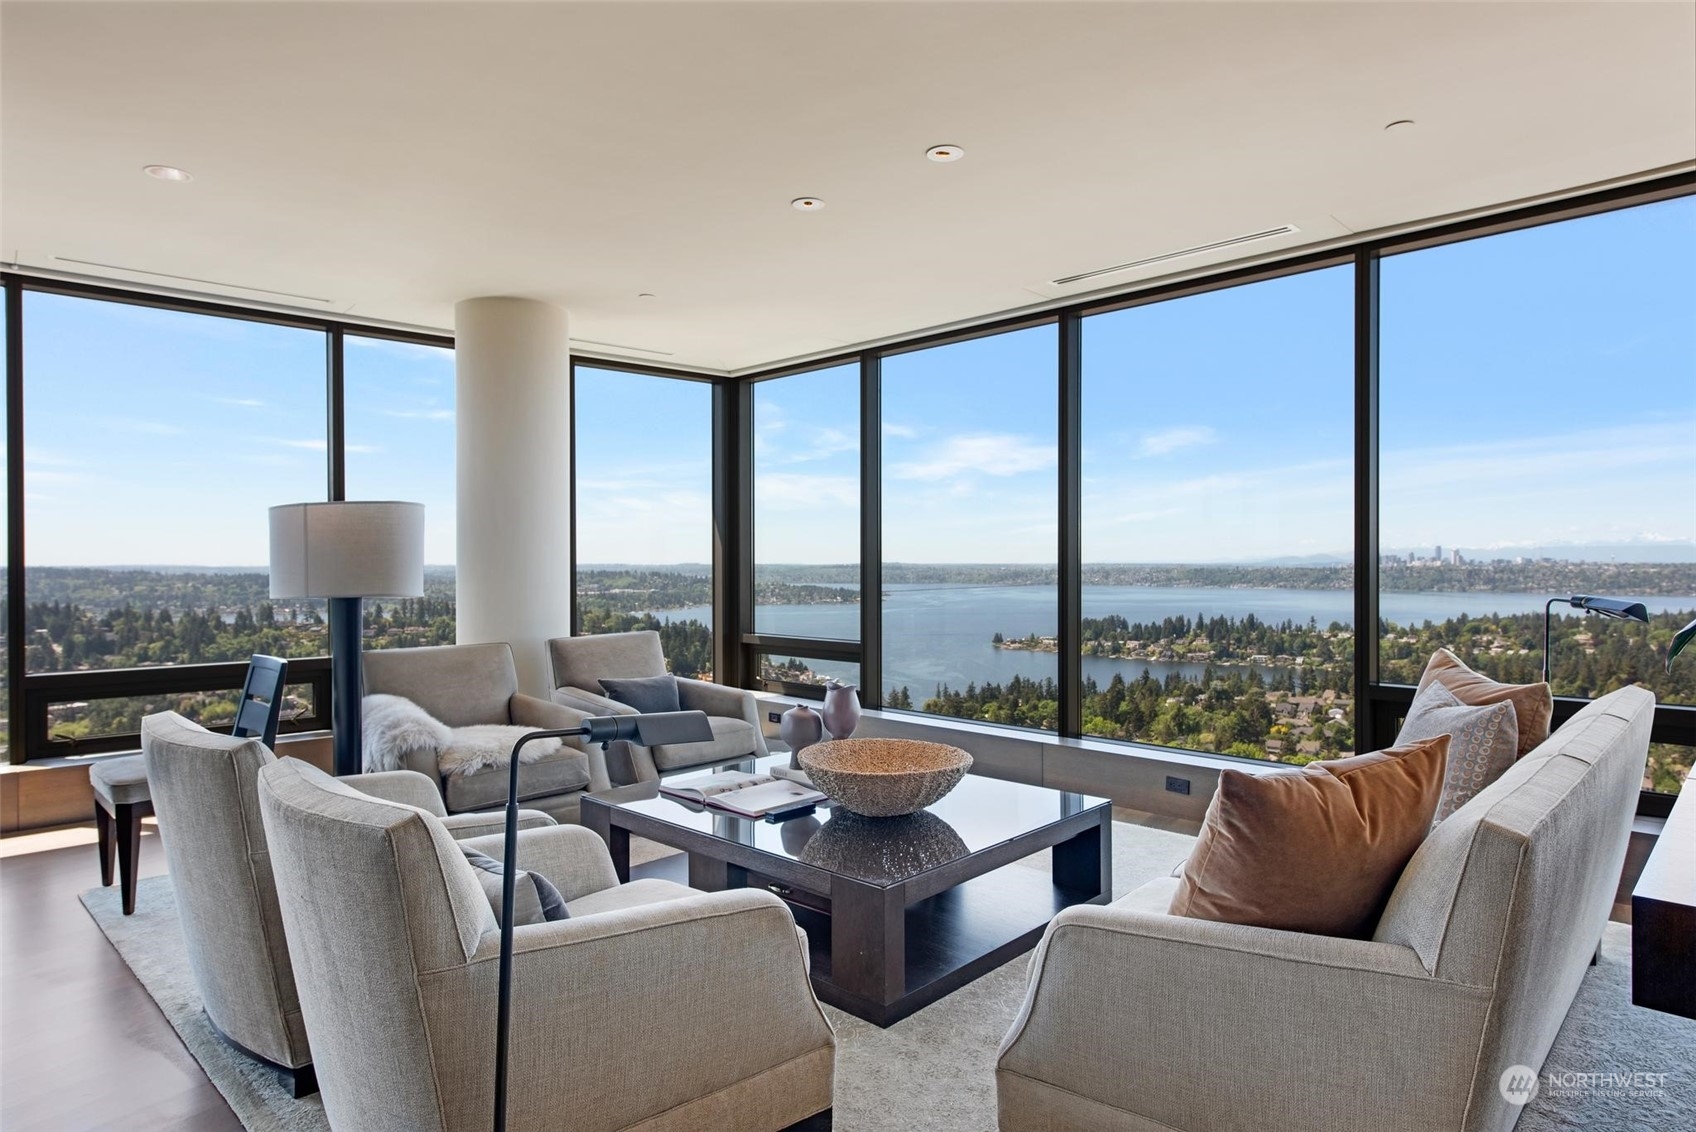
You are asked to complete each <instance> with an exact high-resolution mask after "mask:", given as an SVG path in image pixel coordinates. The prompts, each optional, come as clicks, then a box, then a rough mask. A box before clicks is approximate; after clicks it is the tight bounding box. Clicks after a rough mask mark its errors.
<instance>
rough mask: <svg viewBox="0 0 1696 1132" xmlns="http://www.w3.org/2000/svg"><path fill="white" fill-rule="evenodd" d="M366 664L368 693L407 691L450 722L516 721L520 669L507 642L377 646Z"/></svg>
mask: <svg viewBox="0 0 1696 1132" xmlns="http://www.w3.org/2000/svg"><path fill="white" fill-rule="evenodd" d="M362 668H363V671H364V675H365V694H366V695H374V694H376V693H378V692H386V693H388V694H389V695H392V696H404V697H406V698H407V699H409V700H411V701H412V702H413V703H415V704H417V705H418V706H419V707H421V708H423V709H424V710H425V711H427V712H429V713H430V714H431V715H433V716H435V717H436V718H437V719H439V720H441V721H442V722H443V723H445V724H447V725H448V726H449V727H469V726H470V725H472V724H474V723H511V722H512V709H511V706H510V705H511V701H512V697H513V694H514V693H515V692H517V691H518V669H517V668H516V666H514V664H513V660H512V646H511V645H508V644H506V643H504V642H498V641H497V642H495V643H493V644H481V645H433V646H430V647H427V648H415V649H373V650H372V651H370V652H367V653H366V654H365V655H364V657H363V658H362Z"/></svg>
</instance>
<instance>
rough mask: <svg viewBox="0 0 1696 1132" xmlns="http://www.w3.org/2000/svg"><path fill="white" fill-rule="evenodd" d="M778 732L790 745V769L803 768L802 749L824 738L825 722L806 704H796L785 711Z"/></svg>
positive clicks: (779, 722)
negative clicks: (801, 761)
mask: <svg viewBox="0 0 1696 1132" xmlns="http://www.w3.org/2000/svg"><path fill="white" fill-rule="evenodd" d="M777 733H778V735H779V736H781V737H782V739H783V741H784V742H785V743H787V744H788V745H789V769H790V770H800V769H801V763H800V758H801V751H802V749H803V748H805V747H810V746H812V745H813V744H814V743H817V742H818V741H819V740H820V739H822V738H824V723H823V721H822V720H821V719H819V713H818V712H816V711H814V710H813V709H812V708H810V707H808V706H807V705H806V704H796V705H795V706H794V707H792V708H790V709H789V710H788V711H786V712H784V713H783V718H782V719H781V720H779V721H778V727H777Z"/></svg>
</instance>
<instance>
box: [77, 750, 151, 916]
mask: <svg viewBox="0 0 1696 1132" xmlns="http://www.w3.org/2000/svg"><path fill="white" fill-rule="evenodd" d="M88 783H89V785H90V786H92V787H94V825H95V828H96V829H97V830H99V833H100V883H101V884H103V885H109V884H111V883H112V850H113V842H114V841H116V843H117V844H116V848H117V851H118V880H119V883H120V884H122V886H123V894H124V915H126V916H128V915H131V914H132V913H134V912H135V879H136V877H135V874H136V870H137V869H138V868H140V867H141V860H140V858H141V819H142V818H145V817H152V816H153V796H152V795H151V794H149V793H148V790H147V766H146V764H144V763H143V762H142V759H141V756H140V755H130V756H129V757H127V758H122V759H107V760H105V761H104V762H98V763H95V764H94V765H93V766H90V767H89V768H88ZM114 826H116V830H114V828H113V827H114ZM114 834H115V836H114Z"/></svg>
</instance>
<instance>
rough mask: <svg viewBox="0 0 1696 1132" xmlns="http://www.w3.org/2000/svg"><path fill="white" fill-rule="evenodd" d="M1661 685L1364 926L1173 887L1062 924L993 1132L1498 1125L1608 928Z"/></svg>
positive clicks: (1460, 818)
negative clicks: (1257, 911)
mask: <svg viewBox="0 0 1696 1132" xmlns="http://www.w3.org/2000/svg"><path fill="white" fill-rule="evenodd" d="M1654 708H1655V698H1654V696H1652V695H1650V694H1649V693H1648V692H1646V691H1644V690H1643V689H1641V688H1635V687H1633V688H1624V689H1621V690H1620V691H1618V692H1614V693H1613V694H1611V695H1608V696H1605V697H1603V698H1602V699H1599V700H1597V701H1596V702H1595V703H1593V704H1590V705H1589V706H1587V707H1586V708H1584V709H1583V710H1582V711H1581V712H1580V713H1579V714H1578V715H1577V716H1575V717H1574V718H1573V719H1571V720H1569V721H1568V722H1567V723H1566V725H1565V726H1563V727H1562V728H1561V729H1560V730H1559V731H1557V732H1556V733H1555V734H1553V735H1551V736H1550V737H1549V738H1548V740H1546V741H1545V742H1544V743H1542V744H1541V745H1540V746H1538V747H1537V748H1536V749H1535V750H1533V751H1531V752H1529V753H1528V754H1527V755H1526V756H1525V757H1524V758H1522V759H1520V760H1519V762H1517V763H1515V764H1514V765H1513V767H1511V768H1510V769H1509V770H1508V771H1507V773H1506V774H1504V775H1503V776H1502V777H1501V778H1500V779H1498V780H1497V781H1496V782H1494V783H1492V784H1491V785H1490V786H1488V787H1487V788H1485V789H1484V790H1483V791H1482V792H1480V793H1479V794H1478V795H1477V797H1475V798H1473V799H1472V800H1471V801H1470V802H1468V803H1467V804H1466V805H1465V806H1463V807H1461V809H1459V810H1458V811H1456V812H1455V813H1454V814H1453V815H1452V816H1450V817H1448V818H1446V819H1444V821H1443V822H1442V824H1440V825H1438V826H1437V827H1436V829H1434V830H1433V831H1432V832H1431V835H1430V836H1429V837H1427V838H1426V840H1425V843H1424V844H1423V845H1422V846H1420V848H1419V851H1418V852H1417V853H1415V854H1414V856H1413V859H1412V860H1411V861H1410V862H1409V863H1408V865H1407V868H1406V869H1405V870H1404V871H1403V873H1402V877H1401V879H1400V881H1399V882H1398V883H1397V885H1396V888H1395V891H1394V893H1393V895H1392V896H1391V898H1390V903H1389V907H1388V908H1387V909H1386V910H1385V912H1384V915H1383V918H1382V919H1381V920H1380V922H1379V924H1378V929H1377V932H1376V934H1375V935H1374V937H1373V938H1372V939H1370V940H1358V939H1333V938H1330V937H1327V936H1317V935H1304V934H1301V933H1298V932H1288V931H1275V930H1272V929H1269V928H1257V927H1244V926H1241V925H1236V924H1223V923H1214V922H1211V921H1207V920H1195V919H1189V918H1186V917H1182V916H1171V915H1167V914H1166V908H1167V906H1168V904H1169V903H1170V901H1171V897H1172V892H1173V890H1174V889H1175V888H1176V886H1177V883H1178V882H1177V880H1176V879H1175V878H1163V879H1161V880H1156V881H1151V882H1150V883H1149V884H1147V885H1144V886H1143V887H1142V888H1140V889H1138V890H1137V891H1135V892H1133V893H1131V894H1130V895H1129V896H1127V897H1125V898H1124V899H1123V900H1120V901H1118V902H1117V903H1115V904H1112V905H1109V906H1107V907H1090V906H1080V907H1076V908H1069V909H1067V910H1066V911H1064V912H1062V913H1060V915H1058V916H1056V917H1055V918H1054V922H1053V923H1052V924H1051V925H1050V926H1049V928H1048V930H1047V932H1046V934H1045V935H1044V936H1043V940H1042V943H1041V944H1040V945H1039V946H1038V948H1037V951H1036V953H1035V955H1034V956H1033V957H1032V960H1031V967H1030V987H1029V990H1028V991H1027V992H1026V995H1025V1001H1024V1007H1023V1009H1021V1010H1020V1012H1019V1015H1018V1017H1017V1018H1016V1019H1015V1020H1014V1022H1013V1028H1012V1029H1011V1030H1010V1031H1009V1032H1008V1034H1007V1037H1006V1039H1005V1041H1003V1042H1002V1045H1001V1052H1000V1057H999V1059H998V1061H997V1064H996V1075H995V1076H996V1087H997V1093H998V1100H999V1113H1000V1127H1001V1129H1002V1132H1020V1130H1031V1132H1037V1130H1040V1132H1068V1130H1080V1132H1081V1130H1083V1129H1091V1130H1095V1129H1102V1130H1107V1132H1132V1130H1135V1132H1146V1130H1149V1129H1155V1128H1160V1129H1176V1130H1179V1132H1203V1130H1221V1129H1245V1130H1246V1129H1254V1130H1255V1132H1355V1130H1358V1129H1372V1130H1373V1132H1432V1130H1434V1129H1446V1130H1452V1132H1486V1130H1488V1132H1504V1130H1506V1129H1508V1128H1511V1127H1512V1126H1513V1124H1514V1122H1515V1121H1516V1120H1517V1119H1518V1117H1519V1112H1520V1109H1518V1108H1517V1107H1514V1106H1513V1105H1511V1104H1509V1102H1508V1100H1507V1098H1506V1097H1505V1096H1504V1095H1503V1092H1502V1090H1501V1089H1500V1087H1499V1086H1500V1082H1501V1080H1502V1078H1503V1075H1504V1073H1505V1072H1506V1071H1507V1070H1509V1069H1510V1068H1511V1067H1513V1066H1516V1065H1520V1066H1526V1067H1528V1068H1530V1069H1531V1070H1532V1071H1534V1072H1535V1071H1536V1070H1538V1069H1539V1068H1540V1067H1541V1066H1542V1064H1543V1059H1544V1057H1545V1056H1546V1055H1547V1054H1548V1052H1549V1047H1550V1046H1551V1045H1552V1044H1553V1043H1554V1040H1555V1033H1556V1031H1558V1030H1559V1029H1560V1025H1561V1021H1562V1020H1563V1019H1564V1018H1565V1016H1566V1012H1567V1008H1568V1007H1569V1006H1570V1005H1571V1004H1572V1000H1573V996H1574V995H1575V994H1576V993H1577V991H1578V984H1579V981H1580V980H1581V979H1582V978H1583V977H1584V972H1585V970H1586V968H1587V965H1588V963H1589V960H1590V957H1591V956H1592V955H1593V954H1594V953H1595V950H1596V945H1597V941H1598V940H1599V939H1600V938H1601V934H1602V929H1603V927H1604V925H1605V924H1606V922H1607V919H1608V911H1609V908H1610V906H1611V905H1612V903H1613V899H1614V893H1615V890H1616V888H1617V886H1618V884H1619V875H1620V867H1621V865H1622V863H1623V861H1624V859H1625V850H1626V842H1627V840H1628V838H1629V836H1630V831H1631V821H1632V815H1633V812H1634V811H1635V809H1636V804H1637V793H1638V788H1639V786H1640V785H1641V784H1642V781H1643V764H1644V759H1645V757H1646V756H1647V754H1648V748H1649V728H1650V724H1651V722H1652V720H1653V718H1654Z"/></svg>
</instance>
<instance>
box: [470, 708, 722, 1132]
mask: <svg viewBox="0 0 1696 1132" xmlns="http://www.w3.org/2000/svg"><path fill="white" fill-rule="evenodd" d="M569 736H581V737H583V738H585V739H588V740H589V742H591V743H599V744H600V745H601V747H602V749H605V748H606V747H607V746H608V745H610V744H612V743H617V742H620V741H623V742H627V743H638V744H640V745H642V746H644V747H653V746H657V745H659V744H661V743H705V742H707V741H709V740H710V739H712V737H713V729H712V727H711V726H710V725H709V724H708V723H707V713H706V712H704V711H659V712H652V713H650V714H647V715H595V716H590V717H589V718H588V719H585V720H584V721H583V722H582V723H581V724H579V725H578V726H576V727H564V728H560V729H559V730H556V731H531V732H529V733H528V734H525V735H520V736H519V737H518V742H516V743H514V744H513V745H512V757H511V758H510V759H509V760H508V767H509V769H508V772H507V784H506V851H505V852H504V853H503V854H502V858H503V861H504V865H503V871H504V872H505V874H506V875H505V876H504V877H503V878H502V880H501V967H500V991H499V998H498V999H497V1000H496V1004H495V1132H506V1061H507V1035H508V1033H509V1032H510V1031H511V1029H512V903H513V899H514V897H515V895H516V892H515V889H516V885H517V883H518V864H517V862H518V752H519V751H521V750H523V748H524V744H526V743H528V742H530V741H531V740H534V739H552V738H566V737H569Z"/></svg>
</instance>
